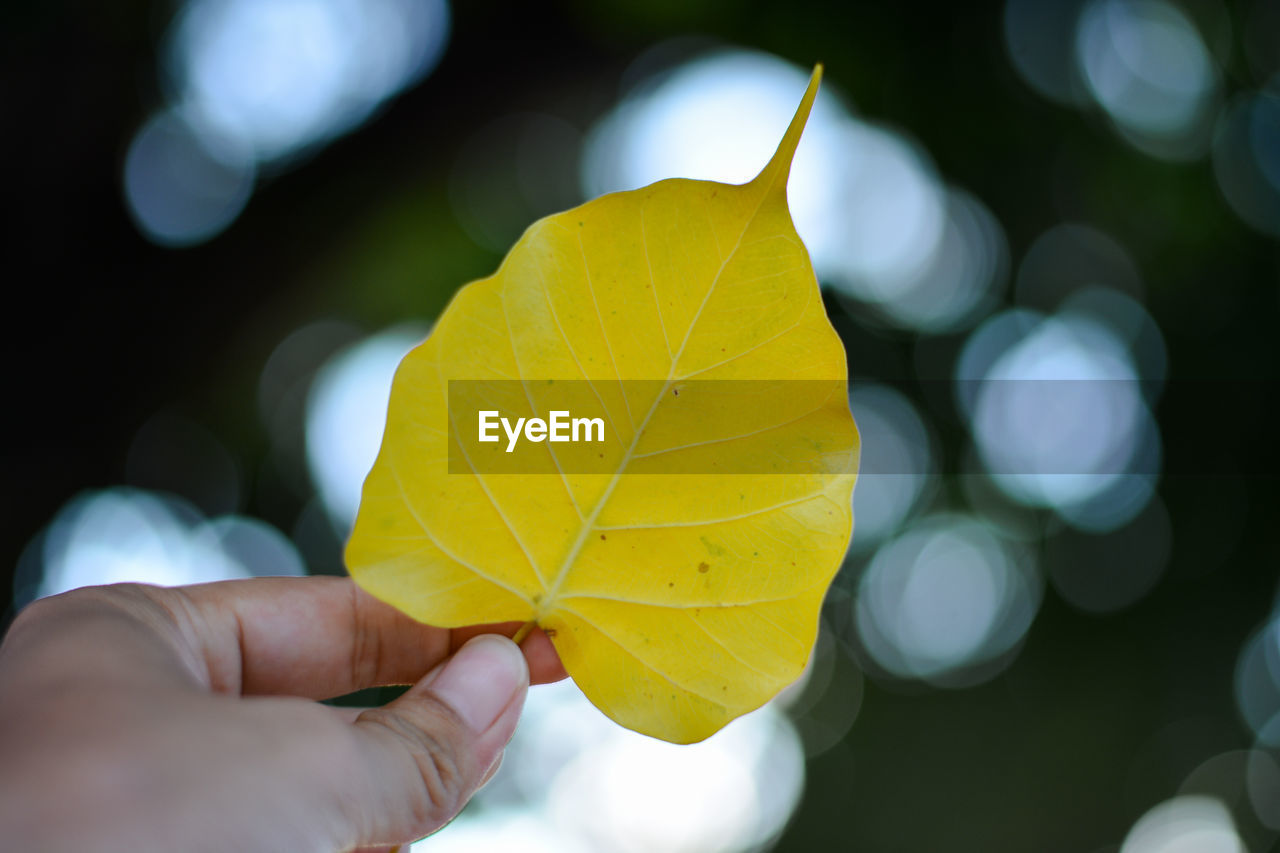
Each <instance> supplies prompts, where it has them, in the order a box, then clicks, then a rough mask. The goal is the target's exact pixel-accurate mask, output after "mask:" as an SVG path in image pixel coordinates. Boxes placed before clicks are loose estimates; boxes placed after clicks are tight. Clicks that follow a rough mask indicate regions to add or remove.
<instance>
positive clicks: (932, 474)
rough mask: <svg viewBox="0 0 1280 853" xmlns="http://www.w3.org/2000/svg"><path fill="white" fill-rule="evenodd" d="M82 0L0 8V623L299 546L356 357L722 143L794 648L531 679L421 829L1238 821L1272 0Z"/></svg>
mask: <svg viewBox="0 0 1280 853" xmlns="http://www.w3.org/2000/svg"><path fill="white" fill-rule="evenodd" d="M939 9H940V11H937V12H933V13H927V12H926V10H925V9H924V8H923V7H918V6H912V7H910V8H906V7H902V6H901V5H900V4H892V3H887V2H880V3H863V4H851V3H844V2H836V0H830V2H824V0H790V2H787V3H765V2H751V0H680V2H673V1H672V0H624V2H618V3H612V4H600V3H589V2H585V1H584V0H561V1H560V2H552V3H531V2H511V1H510V0H472V2H453V3H451V2H449V0H185V2H180V0H123V2H117V3H111V4H70V3H65V2H56V0H51V2H46V3H25V4H10V6H9V7H8V8H7V9H6V11H5V12H4V15H3V21H4V26H3V32H2V34H0V39H3V49H2V50H0V67H3V73H2V74H0V109H2V110H3V112H2V113H0V115H3V117H4V125H5V132H4V134H3V138H2V140H0V151H2V152H3V163H4V174H5V183H6V186H7V187H8V189H7V191H6V193H5V198H6V199H7V201H6V204H7V207H8V209H9V214H8V215H7V216H6V217H5V225H4V226H3V230H2V231H0V233H3V236H4V241H5V243H6V249H5V252H4V259H3V268H4V279H5V281H6V287H5V291H6V293H7V296H8V305H9V307H8V309H7V311H6V316H7V318H8V320H7V321H6V324H5V325H6V326H7V328H8V330H9V331H8V333H7V334H6V335H5V337H4V347H5V350H6V356H5V364H6V377H5V386H6V389H7V391H6V394H5V397H6V400H5V418H4V441H3V454H4V473H5V483H6V488H5V489H4V490H3V492H2V493H0V501H2V502H3V503H2V505H0V510H2V513H3V522H2V523H0V536H2V537H3V538H2V542H0V549H2V552H0V561H2V562H3V565H4V567H5V568H4V573H5V582H4V583H3V588H4V589H5V590H6V591H7V592H8V593H11V596H10V597H6V598H5V599H4V601H3V602H2V603H3V604H4V605H5V606H6V609H5V611H4V612H5V623H7V621H8V620H9V619H10V618H11V617H12V615H13V612H14V610H15V608H16V607H20V606H21V605H22V604H23V603H25V602H28V601H30V600H32V599H33V598H34V597H37V596H40V595H45V594H50V593H54V592H57V591H61V590H64V589H69V588H71V587H75V586H79V585H84V584H91V583H103V582H109V581H115V580H145V581H151V582H156V583H188V582H194V581H200V580H210V579H215V578H224V577H244V576H252V575H260V574H302V573H341V572H342V571H343V569H342V564H341V546H342V542H343V541H344V539H345V537H346V535H347V532H348V530H349V528H350V525H351V522H352V519H353V517H354V514H355V510H356V507H357V504H358V499H359V486H360V482H361V480H362V478H363V476H364V474H365V472H366V471H367V469H368V467H369V465H370V464H371V462H372V460H373V456H374V453H375V451H376V449H377V446H378V442H379V438H380V435H381V429H382V412H383V408H384V407H385V404H386V399H387V394H388V388H389V382H390V377H391V373H392V370H393V368H394V366H395V364H396V363H397V361H398V359H399V358H400V356H401V355H402V354H403V353H404V352H405V351H406V350H407V349H408V348H409V347H410V346H411V345H413V344H414V343H415V342H416V341H418V340H420V339H421V338H422V337H423V336H424V335H425V334H426V333H427V332H428V331H429V330H430V328H431V324H432V321H433V319H434V318H435V317H436V316H437V314H438V313H439V311H440V310H441V308H442V307H443V306H444V305H445V304H446V303H447V301H448V300H449V298H450V296H451V294H452V293H453V292H454V291H455V290H456V289H457V288H458V287H459V286H461V285H462V284H464V283H465V282H467V281H468V280H471V279H473V278H477V277H480V276H483V275H486V274H488V273H490V272H491V271H492V270H493V269H494V268H495V267H496V266H497V264H498V262H499V260H500V259H501V257H502V255H503V253H504V252H505V251H506V249H507V248H508V247H509V246H510V245H511V243H512V242H513V241H514V240H515V239H516V238H517V237H518V236H519V235H520V233H521V231H522V230H523V229H524V227H525V226H527V225H528V224H529V223H530V222H532V221H533V220H534V219H535V218H537V217H539V216H541V215H543V214H546V213H550V212H553V211H556V210H560V209H563V208H565V207H568V206H572V205H574V204H577V203H579V202H581V201H584V200H586V199H588V198H591V197H594V196H595V195H598V194H600V193H603V192H608V191H612V190H618V189H628V188H633V187H637V186H641V185H643V184H646V183H649V182H651V181H654V180H658V179H661V178H665V177H672V176H686V177H697V178H711V179H717V180H723V181H735V182H736V181H742V180H746V179H748V178H750V177H751V176H752V175H753V174H754V173H755V172H756V171H757V170H758V169H759V167H760V166H761V165H762V164H763V163H764V162H765V160H766V159H767V155H768V153H769V152H771V151H772V149H773V146H774V145H775V144H776V142H777V140H778V138H779V137H780V134H781V131H782V129H783V127H785V125H786V122H787V120H788V119H789V117H790V115H791V112H792V110H793V109H794V107H795V104H796V103H797V100H798V98H799V95H800V93H801V91H802V90H803V85H804V81H805V79H806V77H807V75H808V72H809V69H810V68H811V67H812V64H813V63H814V62H816V61H822V62H824V63H826V68H827V71H826V79H825V83H824V88H823V91H822V95H821V97H820V100H819V103H818V106H817V109H816V110H815V113H814V115H813V118H812V119H811V121H810V123H809V127H808V129H807V131H806V133H805V137H804V141H803V143H802V144H801V148H800V151H799V153H798V155H797V159H796V163H795V168H794V171H793V175H792V180H791V185H790V201H791V206H792V210H793V214H794V218H795V220H796V223H797V227H798V229H799V231H800V233H801V236H802V237H803V238H804V240H805V242H806V244H807V245H808V247H809V250H810V252H811V254H812V257H813V261H814V266H815V268H816V270H817V273H818V277H819V279H820V281H821V283H822V285H823V291H824V296H825V299H826V301H827V307H828V310H829V313H830V315H831V318H832V322H833V323H834V324H835V326H836V328H837V330H838V331H839V332H840V334H841V336H842V337H843V339H844V342H845V345H846V348H847V350H848V354H849V369H850V375H851V377H852V378H853V381H852V383H851V402H852V406H853V409H854V413H855V416H856V417H857V419H858V422H859V424H860V426H861V429H862V432H863V442H864V450H863V475H862V477H861V479H860V481H859V484H858V488H857V491H856V493H855V499H854V503H855V512H856V517H857V530H856V533H855V536H854V540H853V544H852V546H851V548H850V550H849V553H848V556H847V558H846V560H845V563H844V566H843V568H842V570H841V572H840V575H839V576H838V578H837V581H836V584H835V586H834V588H833V590H832V592H831V595H830V596H829V599H828V601H827V604H826V608H825V612H824V620H823V629H822V633H821V636H820V638H819V643H818V646H817V650H816V653H815V656H814V659H813V662H812V664H811V666H810V668H809V671H808V673H807V674H806V676H805V678H804V679H802V681H801V682H800V683H799V684H797V685H796V686H795V687H794V688H792V689H790V690H789V691H788V692H787V693H786V694H784V695H783V696H782V697H780V698H779V700H778V701H776V702H774V703H772V704H771V705H769V706H766V708H764V709H762V710H761V711H759V712H757V713H755V714H752V715H749V716H748V717H745V718H743V719H742V720H740V721H738V722H735V723H734V724H733V725H731V726H730V727H729V728H728V729H726V730H725V731H724V732H722V733H721V734H719V735H717V736H716V737H714V738H712V739H711V740H709V741H707V742H705V743H703V744H700V745H697V746H693V747H672V746H669V745H665V744H661V743H658V742H656V741H652V740H649V739H647V738H643V737H640V736H638V735H632V734H631V733H629V732H625V731H623V730H620V729H618V728H617V727H616V726H614V725H613V724H612V723H610V722H609V721H608V720H606V719H605V718H604V717H603V716H602V715H600V714H598V713H597V712H595V711H594V709H592V708H591V707H590V706H589V705H587V704H586V703H585V701H584V700H583V699H582V698H581V695H580V694H579V693H577V691H576V689H575V688H573V687H572V685H568V684H566V685H558V686H555V687H545V688H538V689H536V690H535V691H533V693H532V694H531V697H530V702H529V710H528V712H527V714H526V718H525V720H524V722H523V723H522V727H521V730H520V732H519V734H518V735H517V738H516V740H515V741H514V742H513V745H512V747H511V749H510V752H509V756H508V760H507V762H506V764H505V765H504V768H503V771H502V773H501V774H500V775H499V777H498V778H497V779H496V780H495V782H494V783H493V784H492V785H490V786H489V787H488V788H487V789H486V790H485V791H484V792H483V793H482V795H481V796H480V797H479V798H478V799H477V800H476V801H475V802H474V803H473V804H472V805H471V806H470V807H469V808H468V809H467V811H466V812H465V813H464V814H463V816H462V817H461V818H459V819H458V820H457V821H456V822H455V823H454V824H452V825H451V826H450V827H448V828H446V829H445V830H444V831H443V832H441V833H440V834H439V835H438V836H435V837H433V838H432V839H430V840H428V841H427V842H424V843H422V844H421V845H420V848H421V849H422V850H429V851H488V850H494V849H499V845H500V844H508V843H509V844H512V845H518V846H519V849H522V850H524V851H527V853H537V851H544V850H545V851H562V852H563V851H569V853H573V851H610V853H612V851H633V850H634V851H689V853H709V851H726V852H728V851H749V850H764V849H776V850H779V851H810V850H827V849H833V850H834V849H842V850H843V849H850V850H855V849H856V850H868V851H882V850H883V851H889V850H893V851H939V850H973V851H992V850H1016V851H1022V850H1035V851H1099V853H1101V851H1123V853H1152V851H1170V853H1172V851H1175V850H1176V851H1245V850H1248V851H1263V850H1268V849H1273V845H1275V844H1276V842H1277V839H1278V838H1280V615H1278V613H1277V610H1276V605H1277V581H1278V580H1280V544H1278V542H1280V539H1278V538H1277V535H1276V526H1277V521H1278V520H1280V515H1278V513H1277V510H1278V508H1280V498H1278V497H1277V488H1276V487H1277V472H1278V471H1280V464H1278V463H1277V432H1276V421H1275V420H1273V419H1272V415H1273V413H1274V412H1276V411H1280V406H1277V403H1280V400H1278V399H1277V397H1278V395H1277V384H1276V379H1277V376H1276V374H1277V366H1280V343H1277V338H1278V335H1277V328H1278V325H1280V0H1241V2H1236V3H1227V2H1222V0H1176V2H1175V0H1006V2H984V3H973V4H962V5H960V6H957V5H956V4H948V5H946V6H941V7H939Z"/></svg>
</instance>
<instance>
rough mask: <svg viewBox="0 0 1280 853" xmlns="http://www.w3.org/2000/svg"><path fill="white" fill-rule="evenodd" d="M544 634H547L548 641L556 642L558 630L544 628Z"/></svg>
mask: <svg viewBox="0 0 1280 853" xmlns="http://www.w3.org/2000/svg"><path fill="white" fill-rule="evenodd" d="M542 633H544V634H546V635H547V638H548V639H551V640H554V639H555V637H556V629H555V628H543V629H542Z"/></svg>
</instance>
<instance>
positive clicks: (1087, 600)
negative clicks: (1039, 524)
mask: <svg viewBox="0 0 1280 853" xmlns="http://www.w3.org/2000/svg"><path fill="white" fill-rule="evenodd" d="M1172 550H1173V525H1172V524H1171V523H1170V521H1169V514H1168V512H1167V511H1166V510H1165V507H1164V504H1163V503H1162V502H1161V501H1160V499H1159V498H1155V499H1153V500H1152V501H1151V503H1149V504H1147V506H1146V507H1145V508H1144V509H1143V510H1142V512H1141V513H1139V514H1138V516H1137V517H1136V518H1134V519H1133V520H1132V521H1131V522H1129V523H1128V524H1125V525H1124V526H1122V527H1120V528H1119V529H1116V530H1112V531H1110V532H1106V533H1093V534H1090V533H1083V532H1081V531H1079V530H1075V529H1073V528H1070V527H1068V528H1065V529H1062V530H1059V531H1057V532H1056V533H1055V534H1054V535H1052V536H1050V537H1049V538H1048V540H1047V541H1046V542H1045V547H1044V562H1045V568H1046V569H1047V570H1048V573H1049V578H1050V580H1051V581H1052V583H1053V588H1054V591H1055V592H1057V593H1058V596H1059V597H1060V598H1062V599H1063V600H1064V601H1066V602H1067V603H1068V604H1070V605H1072V606H1073V607H1076V608H1077V609H1079V610H1083V611H1085V612H1087V613H1112V612H1115V611H1117V610H1122V609H1124V608H1125V607H1128V606H1130V605H1132V604H1134V603H1135V602H1137V601H1139V600H1140V599H1142V598H1143V597H1144V596H1145V595H1146V594H1147V593H1149V592H1150V591H1151V590H1152V589H1153V588H1154V587H1155V585H1156V584H1157V583H1158V582H1159V581H1160V578H1161V577H1162V576H1163V574H1164V571H1165V568H1166V567H1167V565H1168V563H1169V557H1170V555H1171V553H1172Z"/></svg>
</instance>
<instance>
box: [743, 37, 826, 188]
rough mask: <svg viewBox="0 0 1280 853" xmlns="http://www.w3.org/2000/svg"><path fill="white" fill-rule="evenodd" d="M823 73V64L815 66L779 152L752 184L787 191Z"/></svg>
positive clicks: (779, 144)
mask: <svg viewBox="0 0 1280 853" xmlns="http://www.w3.org/2000/svg"><path fill="white" fill-rule="evenodd" d="M822 71H823V67H822V63H821V62H819V63H818V64H816V65H814V66H813V74H811V75H810V76H809V85H808V87H807V88H806V89H805V90H804V97H802V98H801V99H800V106H798V107H796V114H795V116H793V117H792V119H791V124H790V125H788V126H787V132H786V133H784V134H783V135H782V141H781V142H779V143H778V150H777V151H775V152H774V154H773V157H772V158H771V159H770V160H769V163H768V165H766V166H765V167H764V168H763V169H762V170H760V174H759V175H757V176H756V178H755V180H754V181H752V183H757V182H760V183H764V184H765V185H766V186H769V187H781V189H782V190H783V191H784V192H785V191H786V187H787V176H788V175H789V174H790V173H791V161H792V159H794V158H795V156H796V147H797V146H799V144H800V135H801V134H802V133H804V128H805V125H806V124H807V123H808V121H809V113H811V112H812V111H813V104H814V101H815V100H816V99H817V97H818V87H819V86H820V85H821V84H822Z"/></svg>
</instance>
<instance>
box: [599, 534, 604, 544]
mask: <svg viewBox="0 0 1280 853" xmlns="http://www.w3.org/2000/svg"><path fill="white" fill-rule="evenodd" d="M600 541H601V542H603V541H604V534H603V533H601V534H600Z"/></svg>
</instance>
